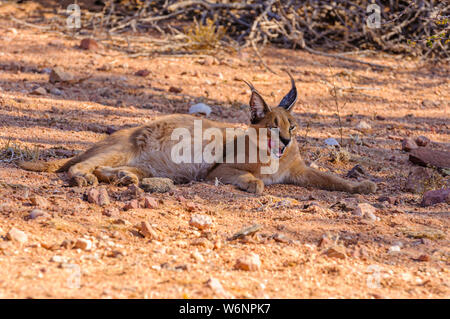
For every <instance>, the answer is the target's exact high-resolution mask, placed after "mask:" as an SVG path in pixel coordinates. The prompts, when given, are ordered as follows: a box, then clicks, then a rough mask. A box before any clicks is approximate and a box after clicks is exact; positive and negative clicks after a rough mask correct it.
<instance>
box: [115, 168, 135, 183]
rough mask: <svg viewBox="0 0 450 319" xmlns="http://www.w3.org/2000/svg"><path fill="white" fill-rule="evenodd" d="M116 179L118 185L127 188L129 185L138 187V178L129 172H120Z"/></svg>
mask: <svg viewBox="0 0 450 319" xmlns="http://www.w3.org/2000/svg"><path fill="white" fill-rule="evenodd" d="M117 177H118V178H119V185H123V186H128V185H130V184H135V185H139V178H138V177H137V176H136V175H135V174H133V173H130V172H127V171H120V172H119V173H118V174H117Z"/></svg>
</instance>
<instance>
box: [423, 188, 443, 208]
mask: <svg viewBox="0 0 450 319" xmlns="http://www.w3.org/2000/svg"><path fill="white" fill-rule="evenodd" d="M439 203H447V204H450V188H443V189H437V190H432V191H428V192H426V193H425V194H423V198H422V203H421V204H420V205H422V206H431V205H436V204H439Z"/></svg>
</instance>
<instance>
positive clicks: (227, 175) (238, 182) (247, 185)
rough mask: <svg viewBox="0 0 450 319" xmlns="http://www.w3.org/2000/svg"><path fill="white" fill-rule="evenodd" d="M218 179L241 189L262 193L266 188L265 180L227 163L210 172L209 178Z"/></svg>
mask: <svg viewBox="0 0 450 319" xmlns="http://www.w3.org/2000/svg"><path fill="white" fill-rule="evenodd" d="M216 178H217V179H218V180H219V181H220V182H222V183H225V184H233V185H235V186H237V187H239V188H240V189H242V190H244V191H247V192H250V193H256V194H261V193H262V192H263V190H264V182H263V181H262V180H260V179H259V178H256V177H255V176H254V175H253V174H252V173H250V172H247V171H243V170H240V169H237V168H233V167H230V166H226V165H219V166H218V167H216V168H215V169H214V170H212V171H211V172H210V173H209V174H208V179H210V180H215V179H216Z"/></svg>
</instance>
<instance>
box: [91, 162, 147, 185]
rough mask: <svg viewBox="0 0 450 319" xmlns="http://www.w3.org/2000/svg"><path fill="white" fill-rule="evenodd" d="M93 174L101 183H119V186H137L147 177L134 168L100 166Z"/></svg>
mask: <svg viewBox="0 0 450 319" xmlns="http://www.w3.org/2000/svg"><path fill="white" fill-rule="evenodd" d="M93 173H94V175H95V176H96V177H97V178H98V180H99V181H101V182H105V183H117V184H119V185H130V184H136V185H137V184H139V180H140V179H142V178H144V177H145V175H144V173H143V172H142V171H141V170H140V169H138V168H136V167H132V166H119V167H110V166H99V167H97V168H96V169H95V170H94V172H93Z"/></svg>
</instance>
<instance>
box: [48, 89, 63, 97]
mask: <svg viewBox="0 0 450 319" xmlns="http://www.w3.org/2000/svg"><path fill="white" fill-rule="evenodd" d="M50 93H51V94H53V95H57V96H59V95H62V91H61V90H59V89H57V88H52V89H51V90H50Z"/></svg>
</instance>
